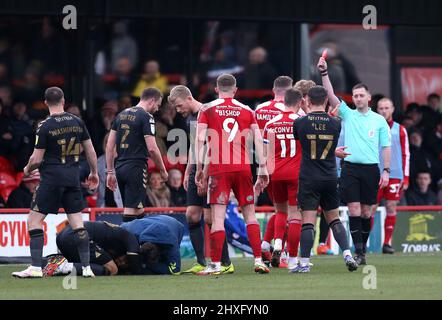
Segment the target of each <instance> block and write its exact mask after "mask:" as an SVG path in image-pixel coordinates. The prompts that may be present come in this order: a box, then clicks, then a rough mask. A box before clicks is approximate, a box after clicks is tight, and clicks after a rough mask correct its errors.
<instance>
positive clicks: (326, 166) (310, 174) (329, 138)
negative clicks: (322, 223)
mask: <svg viewBox="0 0 442 320" xmlns="http://www.w3.org/2000/svg"><path fill="white" fill-rule="evenodd" d="M327 101H328V98H327V90H325V88H324V87H322V86H315V87H313V88H311V89H310V90H309V92H308V104H309V108H310V110H311V112H310V113H309V114H307V115H306V116H305V117H302V118H299V119H297V120H295V122H294V124H293V133H294V136H295V139H297V140H300V142H301V148H302V159H301V169H300V172H299V192H298V204H299V207H300V209H301V211H302V231H301V243H300V245H301V259H300V264H299V265H298V266H297V267H295V268H294V269H292V270H291V272H293V273H295V272H310V264H309V263H310V252H311V249H312V247H313V242H314V239H315V223H316V215H317V211H318V207H319V205H320V206H321V208H322V209H323V210H324V212H325V217H326V220H327V223H328V224H329V226H330V229H331V230H332V231H333V235H334V237H335V239H336V242H338V244H339V247H340V248H341V250H342V251H343V255H344V260H345V264H346V265H347V268H348V270H349V271H354V270H356V269H357V267H358V265H357V264H356V262H355V261H354V259H353V258H352V256H351V252H350V249H349V245H348V240H347V235H346V234H347V233H346V231H345V228H344V226H343V225H342V222H341V220H339V211H338V210H339V195H338V189H337V185H338V182H337V180H338V177H337V172H336V156H335V150H336V146H337V144H338V139H339V134H340V132H341V122H340V120H339V119H337V118H333V117H331V116H329V115H328V114H327V113H326V112H325V107H326V105H327ZM341 151H342V149H341ZM345 155H347V154H345Z"/></svg>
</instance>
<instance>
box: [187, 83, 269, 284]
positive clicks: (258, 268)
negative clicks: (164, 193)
mask: <svg viewBox="0 0 442 320" xmlns="http://www.w3.org/2000/svg"><path fill="white" fill-rule="evenodd" d="M215 90H216V92H217V93H218V94H219V99H217V100H215V101H212V102H210V103H208V104H206V105H204V106H203V108H202V109H201V110H200V113H199V116H198V125H197V139H196V145H195V152H196V159H197V172H196V176H195V182H196V183H197V185H198V186H200V187H202V188H204V186H205V182H206V180H207V177H205V176H204V175H205V174H204V172H203V170H202V164H203V160H204V158H203V157H202V155H203V154H204V152H203V146H204V143H205V142H207V146H208V151H207V152H206V153H205V154H206V155H207V159H208V161H206V163H208V176H209V178H208V180H209V181H208V193H207V197H208V199H207V200H208V203H209V204H210V206H211V209H212V228H211V234H210V241H211V258H212V263H211V264H210V265H209V266H208V267H207V268H206V269H205V270H203V271H201V272H199V273H197V274H198V275H212V274H213V275H218V274H221V262H220V259H221V253H222V247H223V243H224V241H225V235H226V234H225V229H224V220H225V216H226V207H227V204H228V202H229V196H230V191H231V190H233V193H234V194H235V197H236V199H237V200H238V204H239V206H241V207H242V214H243V216H244V220H245V222H246V224H247V236H248V239H249V243H250V246H251V247H252V250H253V255H254V257H255V272H257V273H268V272H269V269H268V268H267V266H266V265H265V264H264V263H263V262H262V259H261V230H260V227H259V223H258V221H257V220H256V216H255V195H254V188H253V178H252V172H251V167H250V165H251V162H250V157H249V155H248V152H247V150H248V148H247V143H246V142H247V140H248V139H249V138H250V136H251V135H252V136H253V138H254V142H255V150H256V153H257V155H258V159H260V160H261V162H263V160H264V154H263V142H262V136H261V132H260V130H259V128H258V125H257V124H256V120H255V115H254V112H253V110H252V109H250V108H249V107H248V106H246V105H243V104H242V103H240V102H238V101H237V100H235V99H234V96H235V93H236V91H237V87H236V79H235V77H233V76H232V75H229V74H224V75H221V76H219V77H218V79H217V86H216V88H215ZM267 184H268V173H267V168H266V164H265V162H264V163H263V164H262V165H260V166H259V169H258V180H257V183H256V189H257V191H258V192H261V191H262V190H263V189H264V188H265V187H266V186H267Z"/></svg>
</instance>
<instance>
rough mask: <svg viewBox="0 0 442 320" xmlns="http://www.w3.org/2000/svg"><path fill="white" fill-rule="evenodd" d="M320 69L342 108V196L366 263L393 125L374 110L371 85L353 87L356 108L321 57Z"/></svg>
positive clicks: (384, 182)
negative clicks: (338, 90) (342, 96)
mask: <svg viewBox="0 0 442 320" xmlns="http://www.w3.org/2000/svg"><path fill="white" fill-rule="evenodd" d="M318 69H319V71H320V72H321V75H322V83H323V85H324V87H325V88H326V89H327V91H328V96H329V100H330V105H331V106H333V107H336V109H335V110H333V114H336V112H337V111H338V110H339V117H341V118H342V120H343V127H344V132H345V136H344V145H345V146H347V147H348V149H347V151H348V152H349V153H350V154H351V155H350V156H348V157H347V158H346V159H345V161H344V165H343V167H342V172H341V196H342V197H343V199H344V200H345V201H346V202H347V206H348V210H349V214H350V218H349V219H350V233H351V236H352V239H353V243H354V245H355V249H356V250H355V253H356V256H355V260H356V262H357V263H358V264H359V265H364V264H366V259H365V253H366V248H367V240H368V238H369V236H370V229H371V210H370V209H371V206H372V205H374V204H376V197H377V193H378V189H379V188H384V187H386V186H387V185H388V180H389V177H390V152H391V149H390V146H391V138H390V128H389V126H388V124H387V122H386V121H385V119H384V118H383V117H382V116H381V115H379V114H377V113H375V112H373V111H371V109H370V108H369V107H368V104H369V102H370V100H371V95H370V92H369V91H368V87H367V86H366V85H364V84H358V85H356V86H355V87H353V92H352V93H353V97H352V98H353V103H354V104H355V105H356V110H352V109H350V108H349V107H348V106H347V104H346V103H345V102H344V101H342V102H341V101H339V99H338V98H337V97H336V95H335V94H334V92H333V86H332V84H331V82H330V79H329V77H328V74H327V62H326V61H325V59H324V58H322V57H321V58H320V59H319V62H318ZM381 148H382V156H383V159H384V166H383V167H384V170H383V171H382V173H380V172H379V168H378V163H379V150H380V149H381Z"/></svg>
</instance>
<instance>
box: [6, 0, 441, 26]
mask: <svg viewBox="0 0 442 320" xmlns="http://www.w3.org/2000/svg"><path fill="white" fill-rule="evenodd" d="M65 5H74V6H75V7H76V8H77V10H78V15H79V16H90V17H103V18H113V17H127V18H129V17H155V18H183V19H234V20H261V21H263V20H271V21H281V22H283V21H290V22H310V23H361V22H362V20H363V18H364V14H363V8H364V7H365V6H367V5H373V6H375V7H376V10H377V20H378V21H377V23H378V24H384V25H385V24H386V25H412V26H437V25H442V20H441V19H440V12H442V1H438V0H370V1H367V0H309V1H307V0H303V1H301V0H129V1H121V0H93V1H91V0H39V1H31V0H2V1H0V15H59V14H61V12H62V8H63V7H64V6H65Z"/></svg>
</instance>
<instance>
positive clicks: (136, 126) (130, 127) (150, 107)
mask: <svg viewBox="0 0 442 320" xmlns="http://www.w3.org/2000/svg"><path fill="white" fill-rule="evenodd" d="M162 99H163V96H162V94H161V92H160V91H159V90H158V89H156V88H147V89H144V90H143V92H142V94H141V98H140V102H139V103H138V105H136V106H135V107H132V108H129V109H126V110H124V111H122V112H121V113H120V114H119V115H118V116H117V118H116V119H115V121H114V123H113V124H112V129H111V131H110V133H109V139H108V141H107V145H106V165H107V171H106V172H107V187H108V188H109V189H111V190H112V191H115V189H116V187H117V181H118V186H119V188H120V192H121V197H122V198H123V206H124V216H123V221H124V222H128V221H132V220H134V219H137V218H142V217H143V216H144V213H143V211H144V205H145V200H146V187H147V157H148V155H150V157H151V158H152V160H153V162H154V163H155V165H156V167H157V168H158V169H159V170H160V174H161V178H162V179H163V180H164V181H167V176H168V175H167V171H166V168H165V167H164V163H163V159H162V158H161V154H160V150H159V149H158V146H157V143H156V141H155V120H154V118H153V116H152V114H153V113H155V112H156V111H158V108H159V107H160V105H161V101H162ZM115 146H116V147H117V154H118V156H117V160H116V163H115V169H114V154H115V153H114V149H115ZM115 170H116V171H115Z"/></svg>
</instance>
